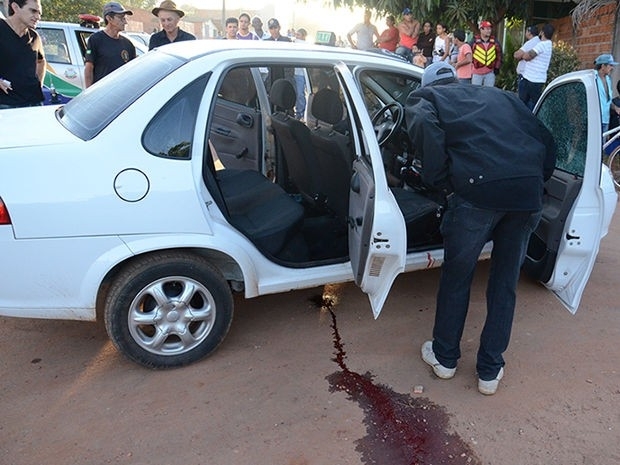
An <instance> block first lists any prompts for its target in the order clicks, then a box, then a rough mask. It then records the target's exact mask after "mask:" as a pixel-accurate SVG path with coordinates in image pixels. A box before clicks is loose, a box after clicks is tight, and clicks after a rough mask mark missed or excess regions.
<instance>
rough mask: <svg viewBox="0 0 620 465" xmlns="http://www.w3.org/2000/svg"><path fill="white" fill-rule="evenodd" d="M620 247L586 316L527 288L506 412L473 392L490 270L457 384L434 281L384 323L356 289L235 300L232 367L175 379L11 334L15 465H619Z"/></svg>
mask: <svg viewBox="0 0 620 465" xmlns="http://www.w3.org/2000/svg"><path fill="white" fill-rule="evenodd" d="M619 232H620V214H618V215H616V220H615V221H614V224H613V226H612V231H611V232H610V235H609V236H608V237H607V238H606V239H605V240H604V242H603V244H602V248H601V252H600V254H599V258H598V260H597V264H596V266H595V269H594V273H593V275H592V278H591V281H590V283H589V285H588V287H587V288H586V292H585V296H584V298H583V301H582V303H581V308H580V310H579V312H578V313H577V315H575V316H572V315H570V314H569V313H568V312H567V311H566V310H565V309H564V308H563V307H562V306H561V305H560V304H559V303H558V301H557V300H556V299H555V298H554V297H553V296H552V295H551V294H550V293H549V292H547V291H546V290H545V289H544V288H543V287H542V286H540V285H539V284H537V283H534V282H532V281H529V280H527V279H522V281H521V283H520V288H519V302H518V310H517V316H516V321H515V326H514V331H513V338H512V342H511V347H510V349H509V351H508V353H507V354H506V359H507V366H506V377H505V379H504V381H503V382H502V385H501V387H500V391H499V392H498V394H497V395H495V396H493V397H484V396H481V395H480V394H478V392H477V391H476V384H475V383H476V378H475V375H474V358H475V351H476V347H477V338H478V334H479V331H480V327H481V322H482V318H483V312H484V285H485V276H486V272H487V270H488V267H487V266H486V265H482V266H481V267H480V269H479V273H478V274H477V277H476V283H475V288H474V290H473V292H472V305H471V311H470V316H469V319H468V323H467V327H466V331H465V335H464V339H463V353H464V356H463V359H462V361H461V364H460V366H459V370H458V372H457V376H456V377H455V378H454V379H453V380H451V381H442V380H437V379H435V378H433V377H432V375H431V373H430V370H429V369H428V368H427V367H426V366H425V365H424V364H423V362H422V361H421V360H420V358H419V355H418V351H419V347H420V345H421V343H422V342H423V341H424V340H425V339H427V338H428V337H429V336H430V333H431V327H432V321H433V313H434V312H433V308H434V297H435V292H436V285H437V279H438V276H439V274H438V271H437V270H433V271H426V272H417V273H410V274H408V275H406V276H401V277H399V279H398V280H397V282H396V284H395V286H394V289H393V292H392V294H391V296H390V298H389V300H388V302H387V305H386V307H385V309H384V311H383V313H382V314H381V316H380V318H379V319H378V320H377V321H374V320H373V318H372V312H371V310H370V307H369V305H368V303H367V301H366V298H365V296H363V295H362V294H361V293H360V292H359V291H358V290H357V288H355V286H353V285H350V284H347V285H339V286H331V287H327V288H325V289H323V288H316V289H310V290H304V291H297V292H291V293H288V294H282V295H277V296H266V297H261V298H258V299H252V300H248V301H244V300H243V299H242V298H238V299H237V301H236V317H235V321H234V323H233V327H232V330H231V333H230V334H229V336H228V338H227V339H226V341H225V342H224V344H223V346H222V347H221V348H220V349H219V350H218V352H217V353H216V354H215V355H214V356H212V357H211V358H209V359H207V360H204V361H203V362H200V363H197V364H195V365H192V366H190V367H186V368H183V369H178V370H172V371H149V370H145V369H143V368H141V367H139V366H137V365H134V364H132V363H131V362H128V361H126V360H125V359H124V358H123V357H122V356H120V355H119V354H118V353H117V352H116V351H115V350H114V349H113V347H112V346H111V344H110V343H109V342H108V340H107V338H106V335H105V331H104V329H103V327H102V326H101V325H100V324H94V323H79V322H58V321H35V320H18V319H9V318H0V354H1V355H0V392H1V396H0V463H1V464H11V465H22V464H23V465H31V464H35V463H36V464H69V463H76V464H77V463H79V464H83V465H88V464H93V465H94V464H97V465H98V464H104V463H121V464H149V465H153V464H184V465H193V464H196V465H199V464H216V465H220V464H221V465H235V464H240V465H241V464H253V465H257V464H265V465H272V464H282V465H309V464H313V465H314V464H316V465H334V464H355V465H357V464H369V463H376V464H380V465H400V464H401V463H412V462H413V461H414V460H418V461H419V462H420V463H431V462H432V463H470V464H475V463H481V464H489V465H491V464H492V465H515V464H527V465H535V464H541V465H543V464H544V465H548V464H554V463H557V464H561V465H569V464H592V465H594V464H596V465H605V464H617V463H620V443H619V442H618V437H619V435H620V431H619V428H620V426H619V425H620V374H619V373H620V369H619V368H618V365H617V360H619V359H620V344H619V341H620V303H619V299H618V298H617V294H616V292H617V289H618V288H619V283H620V266H619V263H620V235H619ZM415 386H422V387H423V389H424V392H423V393H422V394H417V393H414V392H413V391H414V387H415ZM424 441H426V442H424ZM438 443H440V445H438ZM425 446H428V447H426V448H425ZM450 456H451V458H450Z"/></svg>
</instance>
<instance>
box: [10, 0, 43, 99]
mask: <svg viewBox="0 0 620 465" xmlns="http://www.w3.org/2000/svg"><path fill="white" fill-rule="evenodd" d="M40 19H41V2H40V1H39V0H13V1H11V2H10V3H9V12H8V17H7V19H1V18H0V109H6V108H19V107H32V106H38V105H41V103H42V102H43V98H44V97H43V91H42V90H41V85H42V83H43V77H44V76H45V64H46V63H45V54H44V52H43V43H42V42H41V38H40V37H39V34H37V32H36V31H35V27H37V23H38V22H39V20H40Z"/></svg>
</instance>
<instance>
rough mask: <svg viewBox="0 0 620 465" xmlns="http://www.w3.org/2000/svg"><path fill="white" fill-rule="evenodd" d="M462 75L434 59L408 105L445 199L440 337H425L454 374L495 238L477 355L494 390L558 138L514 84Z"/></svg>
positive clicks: (484, 387) (448, 374)
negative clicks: (510, 88) (479, 82)
mask: <svg viewBox="0 0 620 465" xmlns="http://www.w3.org/2000/svg"><path fill="white" fill-rule="evenodd" d="M455 77H456V73H455V70H454V68H452V67H451V66H450V65H448V64H447V63H445V62H439V63H433V64H432V65H430V66H429V67H428V68H426V69H425V71H424V74H423V75H422V87H421V88H420V89H418V90H416V91H414V92H412V93H411V94H410V95H409V97H408V98H407V102H406V109H405V116H406V118H407V129H408V134H409V138H410V139H411V142H412V144H413V145H414V147H415V149H416V153H419V154H420V155H421V157H422V166H423V168H424V169H423V171H422V180H423V181H424V182H425V183H426V184H427V185H428V186H431V187H432V188H434V189H437V190H438V191H440V192H443V193H444V194H445V195H446V199H447V208H446V211H445V214H444V216H443V218H442V221H441V233H442V236H443V241H444V262H443V265H442V267H441V278H440V282H439V290H438V293H437V311H436V314H435V325H434V328H433V340H432V341H427V342H425V343H424V344H423V345H422V359H423V360H424V362H426V363H427V364H428V365H430V366H431V367H432V368H433V372H434V373H435V375H437V376H438V377H439V378H442V379H449V378H452V377H453V376H454V375H455V372H456V366H457V362H458V359H459V358H460V356H461V351H460V340H461V336H462V334H463V328H464V325H465V318H466V316H467V309H468V306H469V296H470V288H471V283H472V279H473V275H474V270H475V268H476V264H477V262H478V257H479V255H480V252H481V250H482V248H483V247H484V245H485V244H486V243H487V242H488V241H489V240H492V241H493V251H492V253H491V268H490V270H489V280H488V285H487V293H486V297H487V315H486V321H485V324H484V327H483V329H482V334H481V336H480V347H479V349H478V354H477V363H476V368H477V371H478V390H479V392H480V393H482V394H485V395H491V394H494V393H495V392H496V391H497V388H498V386H499V381H500V380H501V379H502V377H503V376H504V359H503V356H502V354H503V352H504V351H505V350H506V349H507V348H508V342H509V339H510V332H511V327H512V321H513V316H514V308H515V302H516V287H517V282H518V280H519V273H520V269H521V264H522V263H523V260H524V257H525V253H526V249H527V244H528V240H529V237H530V234H531V233H532V231H533V230H534V229H535V227H536V225H537V223H538V221H539V219H540V217H541V210H542V197H543V187H544V181H545V180H546V179H548V178H549V177H550V176H551V174H552V173H553V169H554V167H555V144H554V141H553V137H552V136H551V134H550V133H549V131H548V130H547V129H546V128H545V126H544V125H543V123H542V122H540V121H539V120H538V118H536V116H534V115H533V114H532V112H531V111H529V110H528V109H527V108H526V107H525V105H523V103H522V102H521V101H520V100H519V98H518V97H517V96H516V95H515V94H514V93H512V92H505V91H503V90H500V89H497V88H495V87H480V86H468V85H464V84H459V83H458V81H457V80H456V79H455ZM497 108H501V109H502V111H501V112H498V111H497ZM464 109H467V112H464V111H463V110H464Z"/></svg>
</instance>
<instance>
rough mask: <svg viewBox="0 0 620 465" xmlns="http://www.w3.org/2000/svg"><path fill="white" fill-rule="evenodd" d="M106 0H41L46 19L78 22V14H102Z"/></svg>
mask: <svg viewBox="0 0 620 465" xmlns="http://www.w3.org/2000/svg"><path fill="white" fill-rule="evenodd" d="M104 3H105V1H104V0H79V1H77V2H76V1H73V0H41V7H42V8H43V16H42V19H43V20H44V21H65V22H68V23H78V22H79V19H78V15H79V14H81V13H90V14H93V15H97V16H101V13H102V11H103V5H104Z"/></svg>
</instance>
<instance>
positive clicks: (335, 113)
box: [310, 88, 343, 124]
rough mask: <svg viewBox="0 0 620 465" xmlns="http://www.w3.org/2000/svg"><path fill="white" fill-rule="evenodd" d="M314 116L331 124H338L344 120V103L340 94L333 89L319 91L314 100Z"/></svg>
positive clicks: (312, 110) (312, 109)
mask: <svg viewBox="0 0 620 465" xmlns="http://www.w3.org/2000/svg"><path fill="white" fill-rule="evenodd" d="M310 111H311V112H312V115H313V116H314V117H315V118H316V119H318V120H320V121H324V122H326V123H329V124H336V123H339V122H340V121H341V120H342V114H343V111H342V102H341V101H340V96H339V95H338V93H337V92H336V91H334V90H332V89H328V88H325V89H321V90H319V91H318V92H317V93H316V94H315V95H314V98H313V99H312V108H311V110H310Z"/></svg>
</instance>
